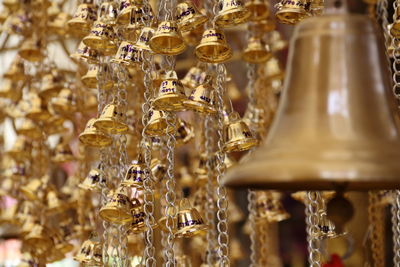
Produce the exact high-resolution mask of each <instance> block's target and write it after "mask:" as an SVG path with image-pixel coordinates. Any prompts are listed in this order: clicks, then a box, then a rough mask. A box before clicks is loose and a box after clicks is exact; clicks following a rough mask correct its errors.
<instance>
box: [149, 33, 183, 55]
mask: <svg viewBox="0 0 400 267" xmlns="http://www.w3.org/2000/svg"><path fill="white" fill-rule="evenodd" d="M159 37H163V36H159V35H158V36H153V37H152V38H151V39H150V41H149V47H150V49H151V51H153V52H154V53H156V54H162V55H171V56H174V55H179V54H182V53H183V52H184V51H185V50H186V48H187V46H186V43H185V41H183V39H181V38H176V39H179V40H181V41H182V42H181V43H180V44H179V45H177V46H175V47H161V46H159V45H156V44H155V43H154V42H155V41H153V40H154V39H155V38H159Z"/></svg>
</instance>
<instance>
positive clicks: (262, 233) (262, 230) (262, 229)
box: [256, 221, 274, 266]
mask: <svg viewBox="0 0 400 267" xmlns="http://www.w3.org/2000/svg"><path fill="white" fill-rule="evenodd" d="M256 226H257V225H256ZM256 229H258V230H259V231H258V233H257V236H258V240H260V242H259V243H258V244H257V245H258V246H257V247H258V251H259V257H258V263H259V266H268V265H269V264H270V263H269V262H268V260H269V259H270V257H268V256H270V255H272V253H271V251H272V249H271V248H268V246H267V245H268V244H269V247H271V246H272V243H273V242H272V240H271V234H270V232H271V231H270V225H269V223H268V222H267V221H262V222H260V223H259V225H258V227H256ZM267 242H268V243H267ZM271 265H272V264H271ZM272 266H274V265H272Z"/></svg>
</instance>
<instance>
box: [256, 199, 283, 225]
mask: <svg viewBox="0 0 400 267" xmlns="http://www.w3.org/2000/svg"><path fill="white" fill-rule="evenodd" d="M255 208H256V216H257V219H266V220H267V221H268V222H270V223H273V222H280V221H283V220H286V219H288V218H289V217H290V215H289V213H287V212H286V211H285V209H284V208H283V206H282V203H281V201H280V193H278V192H274V193H272V192H266V191H257V192H256V203H255Z"/></svg>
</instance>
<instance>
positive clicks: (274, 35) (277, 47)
mask: <svg viewBox="0 0 400 267" xmlns="http://www.w3.org/2000/svg"><path fill="white" fill-rule="evenodd" d="M268 41H269V43H270V46H271V51H272V53H275V52H278V51H281V50H283V49H286V48H287V46H288V42H287V41H286V40H285V39H283V38H282V35H281V33H280V32H279V31H272V32H270V33H269V34H268Z"/></svg>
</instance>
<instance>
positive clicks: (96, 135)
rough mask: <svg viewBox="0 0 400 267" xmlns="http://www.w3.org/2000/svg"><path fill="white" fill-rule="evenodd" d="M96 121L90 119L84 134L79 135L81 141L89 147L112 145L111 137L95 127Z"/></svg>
mask: <svg viewBox="0 0 400 267" xmlns="http://www.w3.org/2000/svg"><path fill="white" fill-rule="evenodd" d="M95 121H96V119H90V120H89V121H88V122H87V124H86V127H85V130H84V131H83V133H81V134H80V135H79V141H81V142H82V143H83V144H85V145H87V146H94V147H105V146H109V145H111V143H112V138H111V136H109V135H107V134H105V133H103V132H102V131H99V130H98V129H97V128H96V127H95V126H94V123H95Z"/></svg>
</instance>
